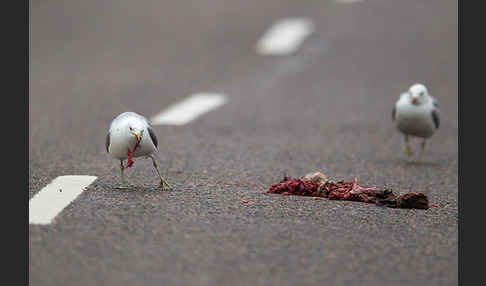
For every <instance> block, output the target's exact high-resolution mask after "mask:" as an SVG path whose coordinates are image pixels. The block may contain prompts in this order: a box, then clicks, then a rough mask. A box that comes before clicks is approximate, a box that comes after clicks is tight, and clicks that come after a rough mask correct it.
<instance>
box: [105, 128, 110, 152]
mask: <svg viewBox="0 0 486 286" xmlns="http://www.w3.org/2000/svg"><path fill="white" fill-rule="evenodd" d="M105 147H106V152H108V153H110V151H109V149H108V147H110V132H108V134H106V140H105Z"/></svg>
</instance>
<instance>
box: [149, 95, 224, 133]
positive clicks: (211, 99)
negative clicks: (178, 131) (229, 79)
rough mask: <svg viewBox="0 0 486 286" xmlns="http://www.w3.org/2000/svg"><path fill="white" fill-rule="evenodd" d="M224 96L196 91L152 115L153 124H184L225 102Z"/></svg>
mask: <svg viewBox="0 0 486 286" xmlns="http://www.w3.org/2000/svg"><path fill="white" fill-rule="evenodd" d="M226 101H227V99H226V96H225V95H223V94H214V93H196V94H194V95H192V96H190V97H188V98H186V99H184V100H183V101H181V102H179V103H177V104H174V105H172V106H170V107H169V108H168V109H167V110H164V111H162V112H160V113H159V114H157V115H155V116H153V117H152V118H151V119H150V120H151V121H152V124H154V125H184V124H187V123H189V122H191V121H192V120H194V119H196V118H197V117H199V116H201V115H203V114H204V113H206V112H209V111H211V110H213V109H215V108H218V107H219V106H221V105H223V104H225V103H226Z"/></svg>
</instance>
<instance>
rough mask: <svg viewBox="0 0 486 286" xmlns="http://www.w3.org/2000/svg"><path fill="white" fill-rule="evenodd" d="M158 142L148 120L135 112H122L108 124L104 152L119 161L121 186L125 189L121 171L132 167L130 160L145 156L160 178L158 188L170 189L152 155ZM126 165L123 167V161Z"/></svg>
mask: <svg viewBox="0 0 486 286" xmlns="http://www.w3.org/2000/svg"><path fill="white" fill-rule="evenodd" d="M157 145H158V140H157V136H156V135H155V132H154V130H153V129H152V127H151V126H150V124H149V122H148V120H147V119H146V118H145V117H143V116H142V115H139V114H137V113H135V112H124V113H122V114H120V115H118V116H117V117H116V118H115V119H113V121H112V122H111V124H110V129H109V131H108V134H107V135H106V142H105V146H106V151H107V152H108V153H109V154H110V155H111V156H112V157H114V158H116V159H118V160H120V172H121V185H120V187H119V188H126V187H125V182H124V176H123V171H124V169H125V168H129V167H131V166H132V164H133V161H132V158H135V157H141V156H145V157H146V158H151V159H152V162H153V166H154V168H155V170H156V171H157V174H158V175H159V178H160V187H162V188H164V189H165V188H168V189H172V187H171V186H170V185H169V184H168V183H167V181H166V180H165V179H164V178H162V176H161V175H160V171H159V167H158V166H157V162H156V161H155V158H154V156H153V154H154V153H155V152H157V151H158V148H157ZM125 159H128V160H127V165H126V166H123V160H125Z"/></svg>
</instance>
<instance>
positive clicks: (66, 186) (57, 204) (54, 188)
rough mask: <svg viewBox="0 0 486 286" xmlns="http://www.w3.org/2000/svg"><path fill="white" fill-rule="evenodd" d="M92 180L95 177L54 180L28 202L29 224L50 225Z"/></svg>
mask: <svg viewBox="0 0 486 286" xmlns="http://www.w3.org/2000/svg"><path fill="white" fill-rule="evenodd" d="M94 180H96V177H95V176H60V177H57V178H55V179H54V180H53V181H52V182H51V183H50V184H48V185H47V186H45V187H44V188H42V190H40V191H39V192H38V193H37V194H35V195H34V197H32V198H31V199H30V200H29V223H30V224H50V223H51V222H52V220H53V219H54V218H55V217H56V216H57V215H58V214H59V213H60V212H61V211H62V210H63V209H64V208H65V207H67V206H68V205H69V204H70V203H71V202H72V201H73V200H74V199H76V197H77V196H78V195H79V194H81V193H82V192H83V190H84V188H86V187H87V186H89V185H90V184H91V183H92V182H93V181H94Z"/></svg>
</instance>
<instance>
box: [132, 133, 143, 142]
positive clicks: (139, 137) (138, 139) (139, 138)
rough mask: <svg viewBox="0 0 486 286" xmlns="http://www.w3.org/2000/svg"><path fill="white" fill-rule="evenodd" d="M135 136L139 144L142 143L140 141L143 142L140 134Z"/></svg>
mask: <svg viewBox="0 0 486 286" xmlns="http://www.w3.org/2000/svg"><path fill="white" fill-rule="evenodd" d="M133 135H135V137H137V142H140V140H141V136H140V134H138V133H133Z"/></svg>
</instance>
